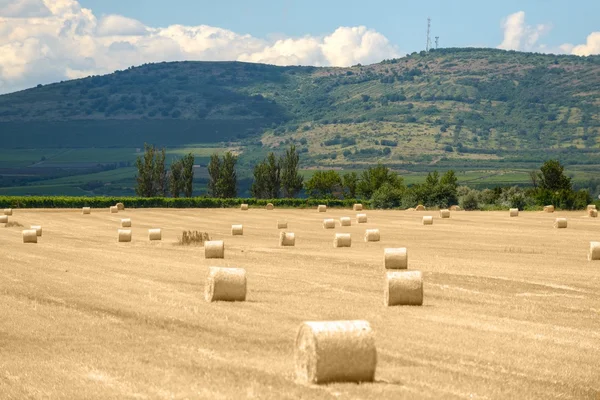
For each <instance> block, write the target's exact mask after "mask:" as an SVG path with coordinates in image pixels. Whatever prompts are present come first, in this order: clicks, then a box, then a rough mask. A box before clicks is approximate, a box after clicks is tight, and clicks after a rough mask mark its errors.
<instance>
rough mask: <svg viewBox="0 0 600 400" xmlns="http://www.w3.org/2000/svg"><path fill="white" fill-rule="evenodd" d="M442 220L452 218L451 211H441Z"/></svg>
mask: <svg viewBox="0 0 600 400" xmlns="http://www.w3.org/2000/svg"><path fill="white" fill-rule="evenodd" d="M440 218H450V210H447V209H444V210H440Z"/></svg>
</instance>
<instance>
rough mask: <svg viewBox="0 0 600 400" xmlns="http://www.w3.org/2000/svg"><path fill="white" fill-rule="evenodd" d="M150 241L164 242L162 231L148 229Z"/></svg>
mask: <svg viewBox="0 0 600 400" xmlns="http://www.w3.org/2000/svg"><path fill="white" fill-rule="evenodd" d="M148 239H149V240H151V241H153V240H162V229H160V228H155V229H148Z"/></svg>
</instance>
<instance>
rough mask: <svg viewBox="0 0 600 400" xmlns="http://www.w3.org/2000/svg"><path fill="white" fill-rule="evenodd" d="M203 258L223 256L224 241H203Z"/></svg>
mask: <svg viewBox="0 0 600 400" xmlns="http://www.w3.org/2000/svg"><path fill="white" fill-rule="evenodd" d="M204 258H225V243H223V241H222V240H211V241H208V242H204Z"/></svg>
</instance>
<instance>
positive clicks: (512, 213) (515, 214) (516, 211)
mask: <svg viewBox="0 0 600 400" xmlns="http://www.w3.org/2000/svg"><path fill="white" fill-rule="evenodd" d="M509 213H510V214H509V215H510V216H511V217H518V216H519V209H518V208H511V209H510V211H509Z"/></svg>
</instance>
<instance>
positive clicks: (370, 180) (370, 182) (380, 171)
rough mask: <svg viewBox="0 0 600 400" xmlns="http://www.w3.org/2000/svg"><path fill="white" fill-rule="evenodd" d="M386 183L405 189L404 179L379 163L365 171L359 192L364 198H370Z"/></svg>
mask: <svg viewBox="0 0 600 400" xmlns="http://www.w3.org/2000/svg"><path fill="white" fill-rule="evenodd" d="M384 183H389V184H390V185H391V186H392V187H394V188H398V189H401V190H402V189H404V180H403V179H402V177H400V176H398V175H397V174H396V173H395V172H392V170H390V169H389V168H388V167H386V166H384V165H382V164H377V165H376V166H375V167H370V168H369V169H367V170H365V171H363V173H362V176H361V180H360V181H359V183H358V187H357V192H358V194H359V195H361V196H362V197H363V198H366V199H370V198H371V196H373V193H375V191H376V190H377V189H379V188H380V187H381V186H383V184H384Z"/></svg>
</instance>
